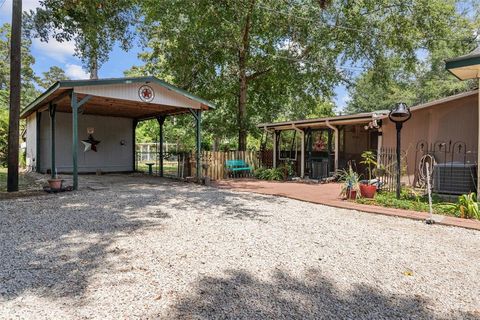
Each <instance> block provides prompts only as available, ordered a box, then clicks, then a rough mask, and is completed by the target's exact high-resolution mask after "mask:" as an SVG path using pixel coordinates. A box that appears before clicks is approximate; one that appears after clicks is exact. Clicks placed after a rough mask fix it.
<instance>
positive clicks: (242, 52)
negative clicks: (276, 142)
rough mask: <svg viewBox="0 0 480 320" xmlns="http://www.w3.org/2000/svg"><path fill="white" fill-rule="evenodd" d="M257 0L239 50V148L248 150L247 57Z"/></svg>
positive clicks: (248, 16) (248, 17)
mask: <svg viewBox="0 0 480 320" xmlns="http://www.w3.org/2000/svg"><path fill="white" fill-rule="evenodd" d="M254 5H255V0H251V1H250V8H249V11H248V13H247V16H246V17H245V26H244V28H243V37H242V43H241V45H240V48H239V50H238V80H239V92H238V150H240V151H245V150H247V126H246V124H247V89H248V81H247V58H248V52H249V50H250V41H249V40H250V29H251V18H252V13H253V8H254Z"/></svg>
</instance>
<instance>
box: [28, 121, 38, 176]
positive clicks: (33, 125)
mask: <svg viewBox="0 0 480 320" xmlns="http://www.w3.org/2000/svg"><path fill="white" fill-rule="evenodd" d="M26 143H27V148H26V150H25V152H26V158H27V169H28V170H35V168H36V165H37V159H36V158H37V116H36V114H35V113H33V114H32V115H30V116H29V117H28V118H27V141H26Z"/></svg>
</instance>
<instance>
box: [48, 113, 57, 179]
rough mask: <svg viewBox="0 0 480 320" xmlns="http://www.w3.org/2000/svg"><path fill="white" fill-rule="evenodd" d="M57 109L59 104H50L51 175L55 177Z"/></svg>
mask: <svg viewBox="0 0 480 320" xmlns="http://www.w3.org/2000/svg"><path fill="white" fill-rule="evenodd" d="M56 109H57V106H56V105H54V104H52V103H50V104H49V105H48V112H49V113H50V151H51V155H50V157H51V158H50V161H51V162H50V163H51V166H50V170H51V176H52V178H55V177H56V175H57V169H56V168H57V167H56V165H55V155H56V152H55V126H56V124H55V113H56Z"/></svg>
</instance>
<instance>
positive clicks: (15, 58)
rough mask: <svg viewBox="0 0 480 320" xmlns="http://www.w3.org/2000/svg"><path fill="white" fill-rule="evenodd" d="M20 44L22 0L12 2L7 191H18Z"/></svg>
mask: <svg viewBox="0 0 480 320" xmlns="http://www.w3.org/2000/svg"><path fill="white" fill-rule="evenodd" d="M21 46H22V1H21V0H13V2H12V32H11V39H10V109H9V119H8V155H7V158H8V159H7V160H8V172H7V191H8V192H15V191H18V154H19V140H20V139H19V135H20V129H19V127H20V91H21Z"/></svg>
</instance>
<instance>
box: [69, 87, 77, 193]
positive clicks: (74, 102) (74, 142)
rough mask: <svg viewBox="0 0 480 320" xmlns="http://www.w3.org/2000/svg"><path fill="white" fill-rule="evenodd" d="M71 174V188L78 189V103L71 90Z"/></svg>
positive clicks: (75, 95)
mask: <svg viewBox="0 0 480 320" xmlns="http://www.w3.org/2000/svg"><path fill="white" fill-rule="evenodd" d="M70 102H71V106H72V170H73V171H72V174H73V190H78V103H77V94H76V93H75V92H72V96H71V101H70Z"/></svg>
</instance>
